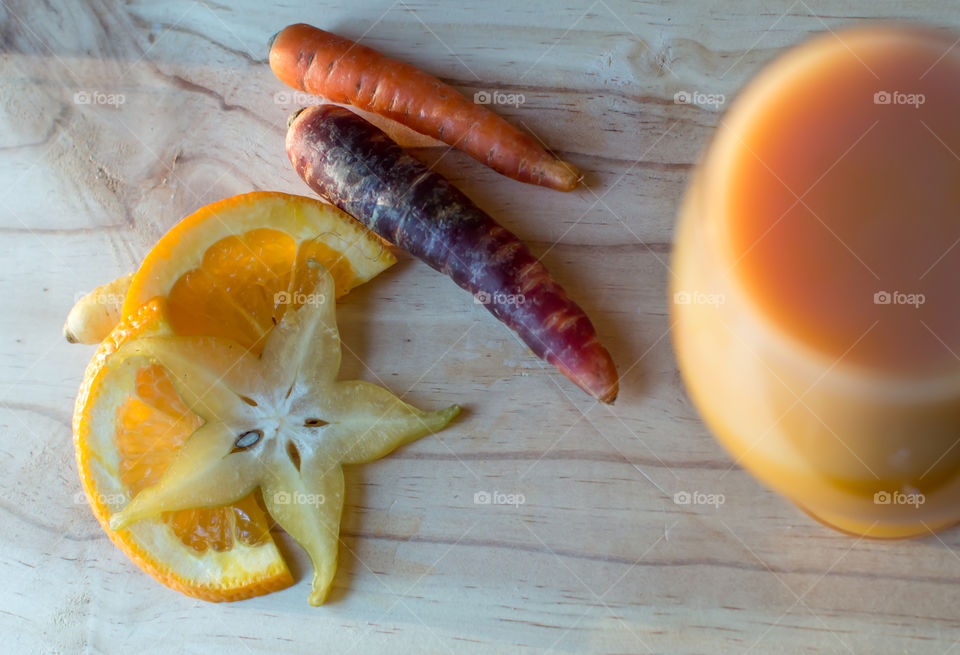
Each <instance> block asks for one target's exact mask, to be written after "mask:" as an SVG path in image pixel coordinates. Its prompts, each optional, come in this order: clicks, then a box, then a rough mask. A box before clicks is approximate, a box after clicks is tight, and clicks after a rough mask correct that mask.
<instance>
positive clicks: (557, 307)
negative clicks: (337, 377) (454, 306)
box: [287, 105, 618, 403]
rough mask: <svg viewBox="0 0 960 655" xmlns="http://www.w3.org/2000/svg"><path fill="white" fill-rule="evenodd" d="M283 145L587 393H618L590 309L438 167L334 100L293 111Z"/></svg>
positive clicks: (309, 173)
mask: <svg viewBox="0 0 960 655" xmlns="http://www.w3.org/2000/svg"><path fill="white" fill-rule="evenodd" d="M287 155H288V156H289V157H290V161H291V162H292V163H293V166H294V168H296V169H297V173H299V174H300V177H302V178H303V179H304V181H305V182H306V183H307V184H308V185H309V186H310V188H311V189H313V190H314V191H316V192H317V193H319V194H320V195H322V196H323V197H325V198H326V199H328V200H329V201H330V202H332V203H333V204H334V205H336V206H337V207H339V208H340V209H342V210H344V211H345V212H347V213H349V214H351V215H352V216H354V217H355V218H357V219H358V220H359V221H360V222H361V223H363V224H364V225H366V226H367V227H369V228H370V229H371V230H373V231H374V232H376V233H377V234H379V235H380V236H382V237H383V238H385V239H387V240H388V241H390V242H391V243H393V244H395V245H397V246H399V247H400V248H403V249H405V250H407V251H408V252H410V253H411V254H412V255H414V256H416V257H418V258H420V259H422V260H423V261H425V262H426V263H427V264H429V265H430V266H431V267H432V268H434V269H436V270H438V271H441V272H443V273H446V274H447V275H449V276H450V277H451V278H452V279H453V281H454V282H456V283H457V284H458V285H459V286H460V287H462V288H464V289H466V290H467V291H469V292H471V293H472V294H474V296H475V297H477V298H478V299H479V300H480V301H481V302H482V303H483V304H484V305H485V306H486V308H487V309H488V310H489V311H490V313H492V314H493V315H494V316H496V317H497V318H498V319H500V320H501V321H503V322H504V323H506V324H507V326H509V327H510V328H511V329H513V330H515V331H516V332H517V334H519V335H520V338H521V339H523V341H524V343H526V344H527V345H528V346H529V347H530V349H531V350H532V351H533V352H534V353H535V354H536V355H537V356H538V357H540V358H542V359H545V360H546V361H547V362H549V363H550V364H552V365H554V366H556V367H557V368H558V369H559V370H560V371H561V372H562V373H563V374H564V375H566V376H567V377H568V378H570V379H571V380H573V382H574V383H576V384H577V385H578V386H579V387H580V388H582V389H583V390H584V391H586V392H587V393H589V394H590V395H591V396H593V397H595V398H597V399H598V400H601V401H603V402H605V403H612V402H613V401H614V400H615V399H616V397H617V390H618V380H617V370H616V367H615V366H614V364H613V360H612V359H611V358H610V353H608V352H607V350H606V348H604V347H603V346H602V345H601V344H600V342H599V341H598V340H597V334H596V331H595V330H594V328H593V324H591V323H590V319H589V318H587V315H586V314H585V313H584V312H583V310H582V309H580V307H579V306H578V305H577V304H576V303H574V302H573V301H572V300H570V299H569V298H568V297H567V294H566V293H565V292H564V290H563V288H561V287H560V285H559V284H557V283H556V282H555V281H554V280H553V278H551V277H550V274H549V273H548V272H547V269H546V268H544V266H543V264H541V263H540V262H539V261H538V260H537V258H536V257H534V256H533V254H532V253H531V252H530V251H529V250H528V249H527V247H526V246H525V245H524V244H523V243H522V242H521V241H520V239H518V238H517V237H516V236H515V235H514V234H513V233H511V232H510V231H508V230H507V229H506V228H504V227H502V226H501V225H499V224H498V223H497V222H496V221H494V220H493V219H492V218H491V217H490V216H488V215H487V214H486V213H484V212H483V211H482V210H481V209H480V208H478V207H477V206H476V205H474V204H473V202H472V201H471V200H470V199H469V198H467V197H466V196H465V195H464V194H463V193H462V192H461V191H460V190H459V189H457V188H456V187H454V186H453V185H452V184H450V182H449V181H448V180H447V179H446V178H444V177H443V176H442V175H440V174H439V173H435V172H433V171H431V170H430V169H428V168H427V167H426V166H424V165H423V164H422V163H421V162H420V161H418V160H417V159H415V158H414V157H412V156H411V155H410V154H409V153H407V152H406V151H405V150H404V149H403V148H401V147H400V146H399V145H397V144H396V143H395V142H394V141H392V140H391V139H390V137H388V136H387V135H386V134H384V133H383V132H382V131H380V130H379V129H377V128H376V127H374V126H373V125H371V124H370V123H368V122H367V121H365V120H363V119H362V118H360V117H359V116H357V115H355V114H353V113H352V112H350V111H348V110H346V109H343V108H342V107H337V106H335V105H319V106H315V107H308V108H307V109H303V110H301V111H300V112H298V113H297V114H295V115H294V116H293V117H291V119H290V123H289V127H288V129H287Z"/></svg>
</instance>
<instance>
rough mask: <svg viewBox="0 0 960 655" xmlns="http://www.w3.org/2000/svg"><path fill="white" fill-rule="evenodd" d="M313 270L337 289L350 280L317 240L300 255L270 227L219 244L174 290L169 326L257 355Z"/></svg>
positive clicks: (345, 266)
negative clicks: (218, 339)
mask: <svg viewBox="0 0 960 655" xmlns="http://www.w3.org/2000/svg"><path fill="white" fill-rule="evenodd" d="M311 265H322V266H324V267H326V268H327V270H329V271H330V272H331V274H332V275H333V278H334V282H335V284H336V287H337V288H338V289H346V288H347V284H346V282H347V281H348V280H350V279H351V278H352V277H353V268H352V267H351V266H350V262H349V261H347V260H346V258H344V257H343V256H342V255H341V254H340V253H338V252H336V251H334V250H333V249H332V248H330V246H328V245H326V244H325V243H322V242H320V241H315V240H311V241H305V242H303V243H302V244H301V245H300V248H299V250H298V249H297V244H296V242H295V241H294V239H293V238H292V237H291V236H289V235H288V234H285V233H283V232H280V231H277V230H272V229H268V228H261V229H256V230H251V231H249V232H246V233H245V234H242V235H235V236H230V237H226V238H224V239H221V240H220V241H217V242H216V243H214V244H213V245H212V246H211V247H210V248H209V249H208V250H207V252H206V253H205V254H204V257H203V262H202V264H201V266H200V267H199V268H196V269H193V270H191V271H188V272H187V273H185V274H184V275H182V276H181V277H180V278H179V279H178V280H177V281H176V283H175V284H174V285H173V288H172V289H171V290H170V293H169V296H168V309H169V313H170V323H171V325H172V326H173V329H174V331H175V332H176V333H177V334H180V335H184V336H190V335H202V336H220V337H227V338H230V339H233V340H234V341H236V342H237V343H239V344H241V345H243V346H244V347H246V348H250V349H251V350H253V352H254V353H256V354H258V355H259V354H260V352H261V350H262V347H263V346H262V343H263V337H264V336H265V335H266V333H267V332H268V331H269V330H270V328H271V327H273V325H275V324H276V323H277V322H278V321H279V320H280V318H281V317H282V316H283V314H284V312H286V310H287V308H288V307H289V306H290V305H291V304H293V306H298V305H299V304H302V302H303V298H304V296H305V288H306V287H305V284H306V279H307V278H306V271H307V267H308V266H311Z"/></svg>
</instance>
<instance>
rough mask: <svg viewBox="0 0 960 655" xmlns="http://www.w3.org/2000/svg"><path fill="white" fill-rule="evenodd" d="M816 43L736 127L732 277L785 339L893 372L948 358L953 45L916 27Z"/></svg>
mask: <svg viewBox="0 0 960 655" xmlns="http://www.w3.org/2000/svg"><path fill="white" fill-rule="evenodd" d="M836 38H838V39H840V40H841V41H842V44H840V43H838V44H834V45H835V46H838V47H829V48H821V52H819V53H818V54H816V55H813V56H811V57H810V59H809V61H808V62H807V64H806V66H804V67H803V68H802V69H798V70H797V71H795V75H793V76H792V77H791V78H790V80H789V83H784V84H782V85H779V88H777V89H776V90H775V91H773V92H771V93H770V94H769V95H768V96H767V97H766V98H765V100H764V106H763V108H762V110H758V111H757V112H756V114H755V115H754V116H753V117H752V120H750V121H748V122H747V123H746V124H745V125H746V127H745V129H743V130H742V132H741V134H740V135H739V139H740V146H741V147H739V148H738V149H736V150H735V152H734V154H733V156H732V157H731V161H730V167H729V172H728V177H727V183H726V185H725V187H724V188H725V192H724V195H723V197H722V200H721V203H722V206H721V214H722V215H723V216H724V220H725V221H726V231H727V234H728V235H729V248H730V249H731V252H730V253H729V256H730V258H731V262H732V264H731V267H732V269H733V274H734V275H735V277H736V278H737V279H739V281H740V283H741V284H742V285H743V286H744V288H745V289H746V291H747V294H748V295H749V296H750V297H751V298H752V300H753V302H754V303H755V305H756V306H757V307H758V308H759V310H760V312H761V313H763V314H764V315H765V316H766V317H767V318H768V319H769V320H770V321H772V322H773V323H775V324H776V325H777V326H778V327H779V328H780V329H781V330H783V331H785V332H786V333H788V334H789V335H790V336H791V337H793V338H795V339H797V340H798V341H800V342H802V343H804V344H806V345H807V346H810V347H813V348H814V349H816V350H818V351H820V352H822V353H824V354H825V355H827V356H828V357H829V358H834V359H840V358H842V359H843V362H844V364H845V365H855V366H860V367H864V368H867V369H872V370H876V371H878V372H884V373H891V374H894V375H908V376H909V375H914V374H916V375H929V374H937V373H942V372H946V371H947V370H951V369H953V370H955V369H957V368H958V366H960V360H958V356H960V302H958V297H957V286H958V285H957V283H958V282H960V49H955V50H953V51H951V50H950V45H951V43H952V41H953V39H948V38H946V37H945V36H941V35H938V34H936V33H934V32H926V31H921V30H906V31H903V30H901V31H892V30H880V31H877V32H852V33H845V34H841V35H840V36H839V37H836Z"/></svg>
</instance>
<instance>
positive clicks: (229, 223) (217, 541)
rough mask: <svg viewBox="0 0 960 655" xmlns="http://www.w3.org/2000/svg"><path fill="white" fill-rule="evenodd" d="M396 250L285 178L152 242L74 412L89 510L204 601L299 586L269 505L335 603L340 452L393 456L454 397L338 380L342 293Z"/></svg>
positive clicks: (156, 571) (317, 585)
mask: <svg viewBox="0 0 960 655" xmlns="http://www.w3.org/2000/svg"><path fill="white" fill-rule="evenodd" d="M394 261H395V260H394V258H393V256H392V255H391V254H390V252H389V251H388V250H387V249H386V248H385V247H384V244H383V242H381V241H380V240H379V239H378V238H377V237H376V236H375V235H373V234H372V233H370V232H368V231H367V230H366V229H365V228H364V227H362V226H361V225H359V224H358V223H356V222H355V221H353V219H351V218H350V217H349V216H347V215H346V214H343V213H342V212H340V211H339V210H338V209H336V208H333V207H331V206H329V205H324V204H322V203H320V202H318V201H316V200H311V199H309V198H302V197H298V196H289V195H286V194H278V193H252V194H246V195H243V196H237V197H235V198H228V199H226V200H223V201H220V202H218V203H214V204H213V205H210V206H208V207H205V208H203V209H201V210H200V211H198V212H196V213H195V214H193V215H191V216H189V217H188V218H186V219H184V220H183V221H182V222H181V223H180V224H178V225H177V226H175V227H174V228H173V229H171V230H170V232H168V233H167V234H166V235H165V236H164V237H163V238H162V239H161V241H160V242H159V243H158V244H157V246H156V247H155V248H154V249H153V250H151V252H150V253H149V254H148V255H147V257H146V258H145V259H144V262H143V264H142V265H141V267H140V269H139V270H138V271H137V273H136V274H135V275H134V276H133V279H132V280H131V281H130V283H129V289H128V291H127V296H126V300H125V302H124V305H123V316H124V318H123V320H122V322H121V323H120V324H119V325H118V326H117V327H116V328H114V330H113V332H112V333H110V335H109V336H108V337H107V338H106V339H105V340H104V342H103V343H102V344H101V345H100V347H99V348H98V350H97V353H96V355H95V356H94V359H93V361H92V362H91V364H90V366H89V367H88V369H87V373H86V376H85V380H84V384H83V386H82V388H81V393H80V396H79V398H78V401H77V407H76V411H75V414H74V432H75V442H76V449H77V460H78V465H79V469H80V476H81V479H82V481H83V486H84V489H85V491H86V492H87V495H88V496H89V498H90V501H91V506H92V508H93V511H94V514H95V515H96V516H97V518H98V520H99V521H100V522H101V524H102V525H103V526H104V528H105V529H106V530H107V532H108V534H109V535H110V538H111V539H112V540H113V541H114V542H115V543H116V544H117V545H118V546H120V547H121V549H123V550H124V551H125V552H126V553H127V554H128V555H129V556H130V557H131V558H132V559H133V560H134V561H135V562H136V563H137V564H138V565H140V566H141V568H143V569H144V570H145V571H147V572H148V573H150V574H151V575H153V576H154V577H156V578H157V579H158V580H160V581H161V582H163V583H165V584H167V585H169V586H171V587H173V588H175V589H178V590H180V591H182V592H184V593H186V594H189V595H192V596H196V597H199V598H204V599H207V600H236V599H240V598H245V597H248V596H253V595H258V594H262V593H267V592H269V591H272V590H275V589H279V588H282V587H284V586H287V585H289V584H290V583H291V582H292V578H291V576H290V573H289V571H288V569H287V567H286V566H285V564H284V563H283V560H282V558H281V557H280V555H279V553H278V552H277V550H276V547H275V545H274V543H273V540H272V538H271V537H270V534H269V530H268V522H269V518H268V517H267V516H266V515H265V514H264V512H263V510H262V508H261V505H260V503H263V504H265V505H266V506H267V508H269V509H270V511H271V514H273V518H274V519H276V520H277V522H278V523H280V524H281V526H282V527H284V528H285V529H287V531H288V532H290V534H291V535H292V536H293V537H294V538H295V539H296V540H297V541H299V542H300V543H301V544H302V545H303V546H304V547H305V548H306V549H307V550H308V552H309V553H310V556H311V558H312V560H313V562H314V584H313V592H312V593H311V596H310V601H311V603H314V604H319V603H320V602H322V600H323V598H324V597H325V595H326V592H327V590H328V589H329V585H330V583H331V581H332V577H333V573H334V571H335V566H336V554H337V543H338V539H337V535H338V532H339V516H340V508H341V506H342V474H341V473H340V463H341V462H359V461H363V460H365V459H369V458H374V457H378V456H382V455H384V454H386V453H387V452H389V451H390V450H392V449H393V448H395V447H397V446H398V445H400V444H402V443H406V442H407V441H409V440H412V439H413V438H416V437H419V436H422V435H423V434H427V433H428V432H430V431H433V430H436V429H439V428H440V427H442V426H443V425H445V424H446V422H447V421H449V420H450V419H451V418H452V417H453V415H455V414H456V412H457V409H456V408H451V409H449V410H444V412H441V413H432V414H428V413H423V412H420V411H419V410H416V409H415V408H413V407H410V406H409V405H406V404H405V403H403V402H401V401H400V400H398V399H396V398H395V397H393V396H392V395H390V394H389V393H388V392H386V391H385V390H383V389H380V388H379V387H376V386H374V385H368V384H366V383H360V382H353V383H347V382H343V383H339V382H334V380H335V377H336V373H337V371H338V369H339V356H340V355H339V352H340V351H339V337H338V335H337V331H336V324H335V323H334V319H333V317H334V310H333V299H334V297H335V296H340V295H342V294H343V293H346V291H348V290H349V289H351V288H352V287H354V286H356V285H357V284H360V283H362V282H364V281H366V280H369V279H370V278H371V277H373V276H374V275H376V274H377V273H379V272H380V271H382V270H383V269H385V268H386V267H388V266H389V265H391V264H392V263H393V262H394ZM318 280H319V281H322V284H323V285H324V286H322V288H319V290H318V287H317V286H316V285H317V284H318ZM138 303H139V304H138ZM271 335H273V337H272V338H271ZM265 348H266V349H267V351H266V352H265V351H264V349H265ZM261 355H262V356H261ZM197 384H201V385H202V386H203V388H202V389H199V388H198V387H197V386H196V385H197ZM308 414H309V415H308ZM308 437H309V438H308ZM310 438H312V439H313V440H312V441H311V439H310ZM227 446H229V448H228V449H227V450H224V448H226V447H227ZM241 453H246V454H241ZM234 455H236V456H234ZM228 462H229V464H230V465H226V464H227V463H228ZM216 464H220V465H221V466H219V468H218V467H217V466H216ZM255 464H260V465H262V467H261V468H257V467H256V466H255ZM258 490H260V491H258ZM320 498H323V499H324V500H325V502H324V503H320V502H318V499H320ZM303 499H307V500H308V501H310V502H308V503H302V502H300V501H301V500H303ZM285 500H287V501H289V502H284V501H285ZM311 503H312V504H311ZM111 526H112V527H111Z"/></svg>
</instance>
